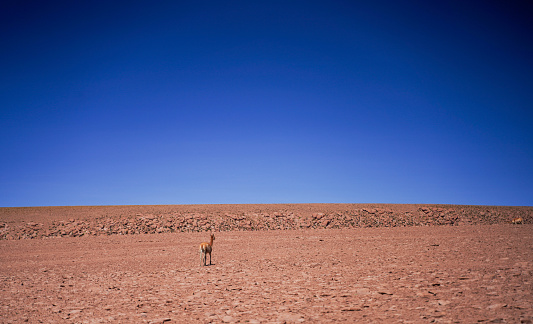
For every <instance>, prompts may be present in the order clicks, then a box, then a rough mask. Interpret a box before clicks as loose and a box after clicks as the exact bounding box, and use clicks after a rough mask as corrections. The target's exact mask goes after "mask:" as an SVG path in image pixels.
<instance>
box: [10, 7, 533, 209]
mask: <svg viewBox="0 0 533 324" xmlns="http://www.w3.org/2000/svg"><path fill="white" fill-rule="evenodd" d="M524 3H526V1H425V0H424V1H384V0H376V1H287V0H285V1H277V0H273V1H135V0H134V1H17V0H6V1H2V2H1V4H0V27H1V28H0V105H1V106H0V206H3V207H9V206H53V205H122V204H201V203H208V204H211V203H213V204H218V203H307V202H316V203H336V202H340V203H443V204H468V205H471V204H472V205H474V204H475V205H528V206H531V205H533V19H531V17H533V9H532V8H533V5H532V4H531V2H529V4H524Z"/></svg>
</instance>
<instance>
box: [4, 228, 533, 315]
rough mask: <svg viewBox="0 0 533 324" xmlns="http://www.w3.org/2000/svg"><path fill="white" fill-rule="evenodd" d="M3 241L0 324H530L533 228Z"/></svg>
mask: <svg viewBox="0 0 533 324" xmlns="http://www.w3.org/2000/svg"><path fill="white" fill-rule="evenodd" d="M208 237H209V235H208V233H207V232H199V233H186V232H176V233H160V234H139V235H111V236H84V237H64V238H54V239H34V240H29V239H28V240H3V241H0V291H1V295H0V319H1V322H2V323H22V322H29V323H62V322H64V323H111V322H112V323H164V322H170V323H195V322H198V323H306V322H309V323H329V322H362V323H364V322H369V323H376V322H378V323H379V322H383V323H390V322H397V323H402V322H403V323H455V322H458V323H477V322H482V323H483V322H490V323H520V322H522V323H531V322H532V321H533V307H532V305H533V248H532V247H533V225H530V224H524V225H511V224H496V225H464V226H417V227H395V228H347V229H301V230H272V231H268V230H265V231H227V232H217V233H216V239H215V242H214V246H213V255H212V256H213V258H212V261H213V264H212V265H210V266H205V267H204V266H201V265H200V255H199V253H198V245H199V243H201V242H202V241H206V240H207V239H208Z"/></svg>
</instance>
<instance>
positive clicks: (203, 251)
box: [200, 234, 215, 266]
mask: <svg viewBox="0 0 533 324" xmlns="http://www.w3.org/2000/svg"><path fill="white" fill-rule="evenodd" d="M214 240H215V234H211V242H209V243H207V242H204V243H202V244H200V263H201V265H203V266H205V265H207V255H208V254H209V265H211V251H213V241H214Z"/></svg>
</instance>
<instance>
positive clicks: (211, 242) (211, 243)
mask: <svg viewBox="0 0 533 324" xmlns="http://www.w3.org/2000/svg"><path fill="white" fill-rule="evenodd" d="M209 245H211V246H213V237H212V236H211V241H210V242H209Z"/></svg>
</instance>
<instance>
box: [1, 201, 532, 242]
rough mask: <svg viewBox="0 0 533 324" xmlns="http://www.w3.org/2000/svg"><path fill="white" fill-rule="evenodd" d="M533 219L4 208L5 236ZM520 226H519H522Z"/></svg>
mask: <svg viewBox="0 0 533 324" xmlns="http://www.w3.org/2000/svg"><path fill="white" fill-rule="evenodd" d="M518 217H520V218H522V220H523V221H522V223H523V224H532V223H533V207H507V206H457V205H393V204H272V205H161V206H76V207H20V208H0V240H18V239H42V238H59V237H80V236H95V235H135V234H152V233H172V232H201V231H266V230H297V229H307V228H313V229H328V228H361V227H398V226H442V225H445V226H460V225H468V224H487V225H488V224H503V223H511V221H512V219H514V218H518ZM517 226H519V225H517Z"/></svg>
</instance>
